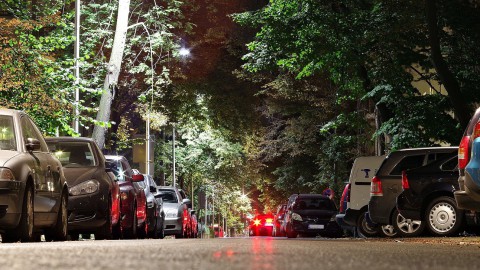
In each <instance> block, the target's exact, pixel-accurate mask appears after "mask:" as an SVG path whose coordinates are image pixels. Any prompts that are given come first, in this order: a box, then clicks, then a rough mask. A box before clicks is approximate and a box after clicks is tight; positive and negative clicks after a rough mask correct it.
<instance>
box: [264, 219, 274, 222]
mask: <svg viewBox="0 0 480 270" xmlns="http://www.w3.org/2000/svg"><path fill="white" fill-rule="evenodd" d="M265 222H266V223H272V222H273V218H267V219H266V220H265Z"/></svg>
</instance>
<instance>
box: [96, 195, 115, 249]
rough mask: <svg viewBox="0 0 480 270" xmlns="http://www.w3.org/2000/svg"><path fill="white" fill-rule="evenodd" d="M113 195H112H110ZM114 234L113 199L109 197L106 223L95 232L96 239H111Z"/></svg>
mask: <svg viewBox="0 0 480 270" xmlns="http://www.w3.org/2000/svg"><path fill="white" fill-rule="evenodd" d="M108 196H109V197H111V196H110V195H108ZM112 235H113V227H112V201H111V200H110V199H109V200H108V204H107V209H106V212H105V224H103V226H102V227H100V228H99V229H98V231H97V232H96V233H95V240H105V239H111V238H112Z"/></svg>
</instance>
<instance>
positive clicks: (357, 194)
mask: <svg viewBox="0 0 480 270" xmlns="http://www.w3.org/2000/svg"><path fill="white" fill-rule="evenodd" d="M385 157H386V156H370V157H359V158H357V159H355V161H354V162H353V166H352V170H351V171H350V178H349V184H350V185H349V188H350V192H349V193H350V198H349V200H347V208H346V210H345V215H344V217H343V221H344V222H345V223H346V224H348V225H350V226H354V227H357V231H358V233H359V234H360V236H363V237H371V236H375V235H377V234H378V232H379V231H378V228H376V227H372V226H369V225H368V223H367V222H366V220H365V212H367V211H368V201H369V200H370V184H371V182H372V178H373V176H375V174H376V173H377V170H378V168H380V165H381V164H382V162H383V160H385Z"/></svg>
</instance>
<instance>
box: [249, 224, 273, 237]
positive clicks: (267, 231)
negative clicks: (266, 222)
mask: <svg viewBox="0 0 480 270" xmlns="http://www.w3.org/2000/svg"><path fill="white" fill-rule="evenodd" d="M272 232H273V226H255V227H251V228H250V234H251V235H252V236H253V235H262V236H272Z"/></svg>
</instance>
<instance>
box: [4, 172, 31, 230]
mask: <svg viewBox="0 0 480 270" xmlns="http://www.w3.org/2000/svg"><path fill="white" fill-rule="evenodd" d="M24 193H25V183H24V182H21V181H10V180H8V181H0V228H1V229H13V228H16V227H17V226H18V223H19V222H20V217H21V214H22V202H23V195H24Z"/></svg>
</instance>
